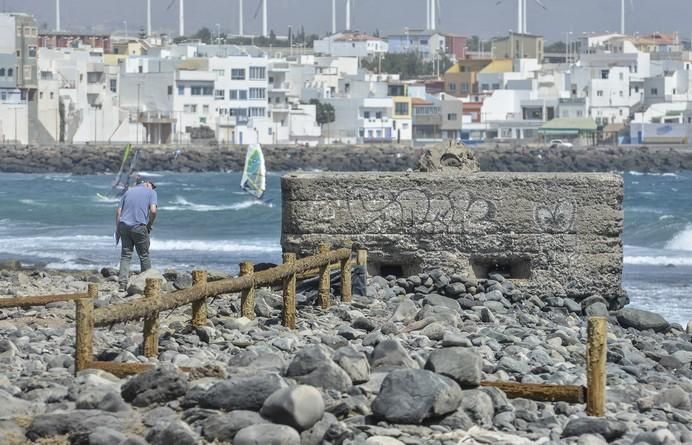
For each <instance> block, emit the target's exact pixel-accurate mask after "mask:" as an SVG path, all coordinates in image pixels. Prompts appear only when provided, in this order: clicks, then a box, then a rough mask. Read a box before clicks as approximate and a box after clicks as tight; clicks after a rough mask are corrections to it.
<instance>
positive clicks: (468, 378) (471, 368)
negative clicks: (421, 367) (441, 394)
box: [425, 347, 483, 388]
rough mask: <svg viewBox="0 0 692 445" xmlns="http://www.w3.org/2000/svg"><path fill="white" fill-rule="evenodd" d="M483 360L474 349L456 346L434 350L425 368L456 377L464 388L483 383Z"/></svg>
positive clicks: (455, 379)
mask: <svg viewBox="0 0 692 445" xmlns="http://www.w3.org/2000/svg"><path fill="white" fill-rule="evenodd" d="M482 365H483V360H482V359H481V356H480V355H479V354H477V353H476V352H474V351H473V350H472V349H469V348H463V347H456V348H442V349H437V350H435V351H433V352H432V353H431V354H430V356H429V357H428V360H427V362H426V363H425V369H429V370H431V371H433V372H436V373H438V374H442V375H446V376H447V377H450V378H452V379H454V381H456V382H457V383H458V384H459V385H460V386H461V387H462V388H476V387H478V386H479V385H480V384H481V375H482V372H481V368H482Z"/></svg>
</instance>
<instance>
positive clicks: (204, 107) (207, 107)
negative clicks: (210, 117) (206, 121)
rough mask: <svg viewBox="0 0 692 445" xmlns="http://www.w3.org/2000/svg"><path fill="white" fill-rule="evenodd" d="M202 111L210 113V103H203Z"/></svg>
mask: <svg viewBox="0 0 692 445" xmlns="http://www.w3.org/2000/svg"><path fill="white" fill-rule="evenodd" d="M202 113H209V105H202Z"/></svg>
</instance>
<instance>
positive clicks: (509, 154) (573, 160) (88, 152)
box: [0, 145, 692, 175]
mask: <svg viewBox="0 0 692 445" xmlns="http://www.w3.org/2000/svg"><path fill="white" fill-rule="evenodd" d="M122 148H123V147H122V146H121V145H117V146H116V145H60V146H14V145H0V160H1V162H0V171H2V172H21V173H47V172H59V173H73V174H80V175H81V174H99V173H108V172H113V171H117V169H118V168H119V167H120V160H121V152H122ZM141 149H142V151H141V157H140V159H141V160H140V162H139V163H138V169H141V170H147V171H156V170H168V171H179V172H203V171H228V170H234V171H238V170H240V169H241V168H242V166H243V163H244V161H245V147H240V146H183V147H179V146H142V147H141ZM178 150H179V152H178ZM473 151H474V155H475V157H476V159H477V160H478V162H479V163H480V166H481V170H482V171H515V172H522V171H541V172H562V171H570V172H572V171H580V172H609V171H630V170H634V171H641V172H671V171H678V170H692V149H691V148H689V147H682V146H681V147H658V146H657V147H637V146H632V147H629V146H627V147H625V146H621V147H595V148H571V149H567V148H557V149H549V148H546V147H545V146H532V147H515V146H507V145H487V146H479V147H475V148H473ZM264 152H265V157H266V159H267V167H268V168H269V169H270V170H272V171H295V170H315V169H318V170H325V171H404V170H407V169H409V168H410V169H416V167H417V166H418V161H419V158H420V156H421V154H422V151H421V150H420V149H419V148H414V147H410V146H390V145H372V146H370V145H368V146H362V145H361V146H328V147H317V148H308V147H299V146H267V147H264Z"/></svg>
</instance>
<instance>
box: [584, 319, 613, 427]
mask: <svg viewBox="0 0 692 445" xmlns="http://www.w3.org/2000/svg"><path fill="white" fill-rule="evenodd" d="M586 329H587V336H588V338H587V344H586V414H588V415H589V416H597V417H603V416H605V397H606V355H607V352H608V317H589V320H588V322H587V328H586Z"/></svg>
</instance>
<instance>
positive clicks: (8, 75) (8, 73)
mask: <svg viewBox="0 0 692 445" xmlns="http://www.w3.org/2000/svg"><path fill="white" fill-rule="evenodd" d="M12 76H14V70H13V69H12V68H7V77H12Z"/></svg>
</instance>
